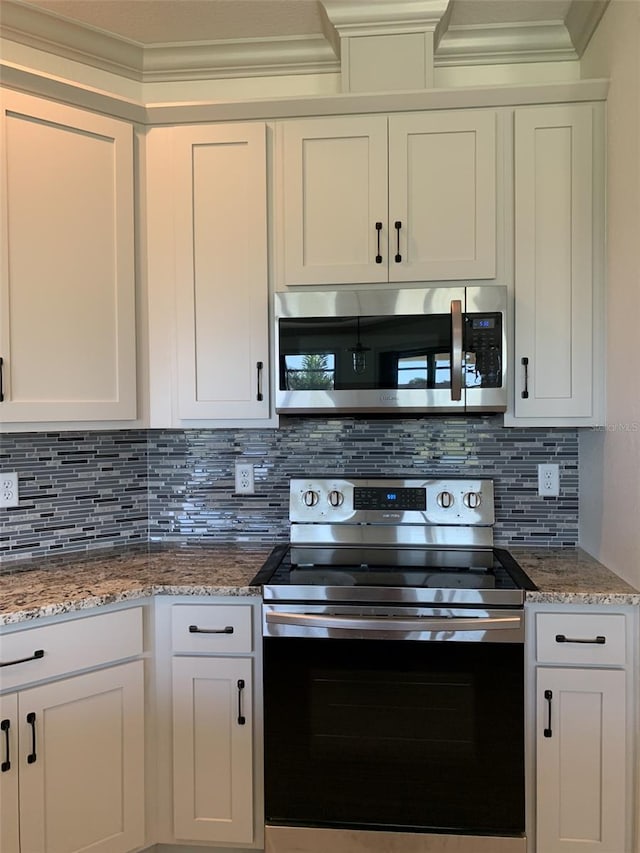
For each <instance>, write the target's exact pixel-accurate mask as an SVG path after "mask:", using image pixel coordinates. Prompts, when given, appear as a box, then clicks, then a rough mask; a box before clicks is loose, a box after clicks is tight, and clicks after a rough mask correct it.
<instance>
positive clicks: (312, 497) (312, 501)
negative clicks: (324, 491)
mask: <svg viewBox="0 0 640 853" xmlns="http://www.w3.org/2000/svg"><path fill="white" fill-rule="evenodd" d="M302 500H303V502H304V505H305V506H315V505H316V504H317V503H318V501H319V500H320V495H319V494H318V493H317V492H314V491H313V489H307V491H306V492H305V493H304V494H303V495H302Z"/></svg>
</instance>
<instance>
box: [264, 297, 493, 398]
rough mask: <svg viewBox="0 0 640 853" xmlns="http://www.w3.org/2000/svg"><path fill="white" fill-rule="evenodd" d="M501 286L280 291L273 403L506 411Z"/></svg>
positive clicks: (276, 312)
mask: <svg viewBox="0 0 640 853" xmlns="http://www.w3.org/2000/svg"><path fill="white" fill-rule="evenodd" d="M506 306H507V293H506V288H505V287H500V286H491V285H484V286H480V287H431V288H403V289H384V290H335V291H306V292H304V293H300V292H295V293H289V292H287V293H277V294H276V295H275V323H276V330H275V348H276V358H275V365H276V371H277V375H276V377H275V383H274V384H275V388H276V411H278V412H282V413H290V414H306V413H310V412H324V413H325V414H355V413H390V412H392V411H393V413H396V412H397V413H398V414H405V413H406V414H420V413H427V412H460V413H464V412H503V411H504V410H505V409H506V404H507V390H506V389H507V386H506V379H507V368H508V361H507V350H506V341H507V334H506V329H505V320H506Z"/></svg>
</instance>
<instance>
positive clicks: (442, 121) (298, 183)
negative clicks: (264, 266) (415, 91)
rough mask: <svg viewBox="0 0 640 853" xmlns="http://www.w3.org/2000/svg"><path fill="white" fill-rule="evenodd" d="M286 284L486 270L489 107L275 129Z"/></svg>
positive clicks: (429, 277)
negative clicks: (278, 158)
mask: <svg viewBox="0 0 640 853" xmlns="http://www.w3.org/2000/svg"><path fill="white" fill-rule="evenodd" d="M279 133H280V137H281V144H280V149H279V150H280V167H281V170H282V199H281V204H280V210H279V216H278V222H277V230H278V234H277V237H278V241H279V246H280V255H281V257H282V273H281V275H280V276H279V278H280V279H281V281H282V283H283V284H284V285H286V286H289V285H298V284H342V283H349V284H352V283H358V282H387V281H392V282H396V281H397V282H406V281H438V280H441V281H447V280H462V279H485V278H486V279H489V278H494V277H495V274H496V112H495V111H494V110H486V111H482V110H465V111H459V112H431V113H410V114H399V115H391V116H389V117H387V116H375V115H374V116H355V117H345V118H341V117H330V118H323V119H308V120H302V121H291V122H286V123H283V124H282V125H281V126H280V127H279Z"/></svg>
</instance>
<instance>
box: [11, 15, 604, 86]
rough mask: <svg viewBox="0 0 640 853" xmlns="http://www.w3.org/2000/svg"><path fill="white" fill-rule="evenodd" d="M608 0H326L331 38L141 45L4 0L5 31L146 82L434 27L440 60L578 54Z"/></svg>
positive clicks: (265, 65) (283, 59) (279, 70)
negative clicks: (465, 9) (553, 10)
mask: <svg viewBox="0 0 640 853" xmlns="http://www.w3.org/2000/svg"><path fill="white" fill-rule="evenodd" d="M608 2H609V0H573V2H572V4H571V6H570V8H569V12H568V13H567V16H566V20H565V22H562V21H547V22H538V23H522V24H495V25H472V26H453V27H449V28H448V29H447V24H448V20H449V17H450V13H451V8H452V0H368V2H367V3H363V2H362V0H340V2H337V0H322V2H321V8H322V9H323V26H324V36H321V35H314V36H289V37H283V38H276V39H246V40H234V41H226V40H225V41H223V40H221V41H209V42H191V43H182V44H158V45H146V46H145V45H142V44H140V43H138V42H134V41H130V40H127V39H123V38H119V37H116V36H113V35H110V34H109V33H106V32H103V31H101V30H97V29H94V28H92V27H89V26H85V25H82V24H78V23H75V22H73V21H71V20H68V19H66V18H62V17H60V16H58V15H56V14H54V13H51V12H48V11H45V10H43V9H40V8H36V7H33V6H28V5H24V4H23V3H22V2H20V0H1V3H2V16H1V18H0V37H2V38H5V39H7V40H9V41H14V42H16V43H18V44H23V45H25V46H27V47H30V48H34V49H36V50H40V51H44V52H46V53H51V54H53V55H55V56H59V57H61V58H63V59H68V60H71V61H74V62H80V63H83V64H84V65H88V66H90V67H93V68H98V69H100V70H102V71H106V72H108V73H111V74H116V75H119V76H121V77H125V78H129V79H131V80H134V81H136V82H139V83H145V82H168V81H172V80H181V81H185V80H208V79H217V78H230V77H252V76H253V77H255V76H273V75H283V74H291V75H296V74H318V73H336V72H339V71H340V60H339V57H340V40H341V39H342V38H343V37H349V36H358V35H373V34H377V35H382V34H397V33H403V32H416V31H422V32H426V31H430V32H434V45H436V46H437V47H436V52H435V57H434V60H435V61H434V64H435V65H436V66H448V65H451V66H453V65H488V64H492V63H511V62H542V61H549V60H555V61H562V60H576V59H578V58H579V57H580V56H581V54H582V52H583V51H584V49H585V47H586V45H587V44H588V42H589V39H590V38H591V35H592V34H593V31H594V30H595V28H596V26H597V25H598V23H599V21H600V18H601V17H602V15H603V13H604V10H605V9H606V6H607V4H608Z"/></svg>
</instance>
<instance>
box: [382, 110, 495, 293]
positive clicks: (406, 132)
mask: <svg viewBox="0 0 640 853" xmlns="http://www.w3.org/2000/svg"><path fill="white" fill-rule="evenodd" d="M398 238H399V242H398ZM495 274H496V114H495V112H494V111H493V110H488V111H486V112H480V111H476V112H473V111H462V112H456V113H439V112H434V113H423V114H421V115H416V114H411V115H398V116H391V117H390V118H389V281H409V280H412V281H438V280H442V281H447V280H462V279H489V278H494V277H495Z"/></svg>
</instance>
